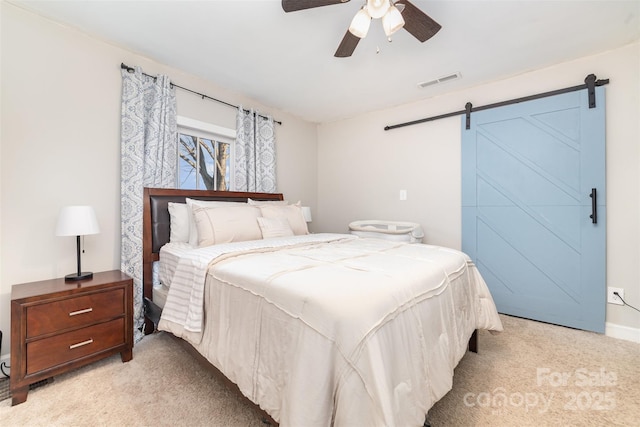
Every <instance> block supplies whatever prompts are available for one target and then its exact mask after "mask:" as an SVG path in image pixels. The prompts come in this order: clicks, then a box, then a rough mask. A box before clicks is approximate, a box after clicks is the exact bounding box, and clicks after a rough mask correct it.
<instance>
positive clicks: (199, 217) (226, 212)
mask: <svg viewBox="0 0 640 427" xmlns="http://www.w3.org/2000/svg"><path fill="white" fill-rule="evenodd" d="M234 205H235V206H227V207H218V208H209V207H202V206H197V205H192V213H193V219H194V222H195V225H196V228H197V229H198V246H199V247H202V246H211V245H217V244H221V243H231V242H244V241H247V240H260V239H262V231H261V230H260V226H259V225H258V221H257V219H258V217H259V216H260V209H258V208H257V207H256V206H249V205H247V204H245V203H234Z"/></svg>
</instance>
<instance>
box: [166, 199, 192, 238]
mask: <svg viewBox="0 0 640 427" xmlns="http://www.w3.org/2000/svg"><path fill="white" fill-rule="evenodd" d="M190 219H191V215H190V213H189V209H188V207H187V204H186V203H174V202H169V221H170V222H169V224H170V228H169V241H170V242H184V243H187V242H188V241H189V227H190V226H191V220H190Z"/></svg>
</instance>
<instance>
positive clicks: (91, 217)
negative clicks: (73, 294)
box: [56, 206, 100, 281]
mask: <svg viewBox="0 0 640 427" xmlns="http://www.w3.org/2000/svg"><path fill="white" fill-rule="evenodd" d="M99 232H100V227H98V220H97V219H96V213H95V212H94V211H93V208H92V207H91V206H65V207H64V208H62V209H61V210H60V216H59V217H58V227H57V228H56V236H76V249H77V255H78V272H77V273H71V274H67V275H66V276H64V279H65V280H67V281H77V280H83V279H90V278H92V277H93V273H92V272H88V271H85V272H83V271H82V269H81V267H80V236H86V235H88V234H98V233H99Z"/></svg>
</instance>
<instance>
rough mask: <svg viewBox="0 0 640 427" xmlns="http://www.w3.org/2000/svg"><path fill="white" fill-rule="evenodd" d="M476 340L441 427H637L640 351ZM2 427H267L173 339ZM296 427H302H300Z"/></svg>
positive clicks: (44, 395) (545, 336) (105, 367)
mask: <svg viewBox="0 0 640 427" xmlns="http://www.w3.org/2000/svg"><path fill="white" fill-rule="evenodd" d="M502 319H503V322H504V326H505V331H504V332H503V333H502V334H499V335H491V334H489V333H487V332H484V331H482V332H481V333H480V337H479V345H480V352H479V354H472V353H467V355H466V356H465V357H464V358H463V359H462V361H461V362H460V365H459V366H458V368H457V369H456V373H455V377H454V385H453V390H451V392H449V393H448V394H447V395H446V396H445V397H444V398H443V399H442V400H441V401H440V402H438V403H437V404H436V405H435V406H434V407H433V408H432V410H431V411H430V413H429V419H430V421H431V424H432V425H433V426H434V427H438V426H528V425H531V426H534V425H535V426H541V425H542V426H545V425H548V426H571V425H573V426H591V425H592V426H640V344H634V343H630V342H626V341H620V340H616V339H613V338H608V337H605V336H602V335H598V334H593V333H589V332H583V331H576V330H573V329H568V328H563V327H559V326H553V325H547V324H543V323H538V322H533V321H529V320H523V319H518V318H513V317H508V316H502ZM0 425H2V426H157V425H165V426H256V427H258V426H264V424H262V422H261V420H260V417H259V416H258V415H257V414H256V412H255V411H254V410H253V408H252V406H251V405H249V404H247V403H246V402H245V401H244V400H243V399H241V398H238V397H237V396H236V395H235V394H233V393H231V392H229V391H227V389H226V388H225V386H224V385H222V384H221V383H220V382H218V381H217V380H216V379H215V378H213V377H212V376H211V375H210V374H209V373H207V371H205V370H204V369H202V368H201V367H200V365H199V364H198V363H197V362H196V361H195V360H194V359H193V357H192V356H191V355H189V354H188V353H187V352H185V350H183V349H182V348H181V346H180V345H179V344H178V343H177V342H175V340H173V339H172V338H171V337H169V336H167V335H165V334H163V333H160V334H155V335H152V336H149V337H146V338H145V339H143V340H142V341H141V342H140V343H138V344H137V345H136V347H135V348H134V357H133V360H132V361H131V362H129V363H125V364H123V363H121V362H120V357H119V356H115V357H111V358H109V359H107V360H104V361H101V362H97V363H95V364H93V365H90V366H87V367H85V368H82V369H80V370H77V371H74V372H72V373H69V374H66V375H61V376H59V377H56V379H55V381H54V382H53V383H51V384H49V385H46V386H43V387H40V388H38V389H36V390H33V391H31V392H29V396H28V399H27V402H25V403H24V404H22V405H18V406H15V407H11V406H10V400H5V401H3V402H0ZM300 427H302V426H300Z"/></svg>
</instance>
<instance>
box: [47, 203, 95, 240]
mask: <svg viewBox="0 0 640 427" xmlns="http://www.w3.org/2000/svg"><path fill="white" fill-rule="evenodd" d="M99 232H100V227H99V226H98V220H97V219H96V213H95V212H94V211H93V208H92V207H91V206H65V207H64V208H62V209H61V210H60V216H59V217H58V226H57V227H56V236H85V235H87V234H97V233H99Z"/></svg>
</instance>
